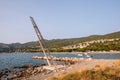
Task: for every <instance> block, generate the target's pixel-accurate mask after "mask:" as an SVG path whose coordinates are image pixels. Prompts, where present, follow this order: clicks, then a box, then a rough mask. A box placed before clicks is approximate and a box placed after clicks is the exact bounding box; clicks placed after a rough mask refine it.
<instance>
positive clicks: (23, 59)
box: [0, 53, 120, 70]
mask: <svg viewBox="0 0 120 80" xmlns="http://www.w3.org/2000/svg"><path fill="white" fill-rule="evenodd" d="M51 55H52V56H55V57H77V58H83V57H84V56H78V55H77V54H76V53H54V54H51ZM89 55H90V56H92V58H93V59H120V53H110V54H108V53H104V54H103V53H102V54H100V53H98V54H97V53H96V54H89ZM33 56H44V54H42V53H0V70H1V69H5V68H8V69H9V68H13V67H20V66H24V65H28V64H31V65H40V64H47V63H46V61H45V60H40V59H32V57H33Z"/></svg>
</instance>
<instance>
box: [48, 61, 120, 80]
mask: <svg viewBox="0 0 120 80" xmlns="http://www.w3.org/2000/svg"><path fill="white" fill-rule="evenodd" d="M48 80H120V61H116V63H115V65H114V66H112V67H106V66H99V65H97V66H96V67H95V68H93V69H91V70H83V71H80V72H72V73H68V74H66V75H62V76H60V77H52V78H49V79H48Z"/></svg>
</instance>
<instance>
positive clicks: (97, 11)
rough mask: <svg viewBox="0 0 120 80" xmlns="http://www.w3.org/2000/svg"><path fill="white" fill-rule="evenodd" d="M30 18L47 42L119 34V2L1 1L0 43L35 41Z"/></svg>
mask: <svg viewBox="0 0 120 80" xmlns="http://www.w3.org/2000/svg"><path fill="white" fill-rule="evenodd" d="M29 16H33V17H34V19H35V21H36V23H37V25H38V27H39V29H40V31H41V33H42V35H43V36H44V38H46V39H63V38H79V37H85V36H89V35H94V34H100V35H102V34H106V33H111V32H116V31H120V0H0V42H2V43H15V42H21V43H24V42H29V41H36V40H37V37H36V34H35V32H34V30H33V27H32V24H31V22H30V19H29Z"/></svg>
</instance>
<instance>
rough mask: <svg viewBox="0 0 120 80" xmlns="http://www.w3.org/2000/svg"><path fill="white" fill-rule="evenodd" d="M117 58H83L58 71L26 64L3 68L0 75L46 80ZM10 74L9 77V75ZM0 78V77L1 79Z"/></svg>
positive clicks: (14, 78) (13, 78)
mask: <svg viewBox="0 0 120 80" xmlns="http://www.w3.org/2000/svg"><path fill="white" fill-rule="evenodd" d="M116 60H119V59H83V60H80V61H79V62H77V63H75V64H69V65H65V68H64V69H61V70H60V71H57V72H55V71H51V70H46V69H43V66H45V65H39V66H33V65H26V66H22V67H14V68H13V69H10V70H9V69H4V70H1V71H0V76H2V78H3V79H7V78H10V79H12V80H21V79H25V80H45V79H46V80H47V78H49V77H51V76H52V77H54V76H59V75H61V74H67V73H70V72H74V71H78V70H83V69H91V68H94V67H95V66H96V65H102V64H106V66H112V65H114V62H115V61H116ZM11 74H12V76H11V77H10V75H11ZM2 78H0V79H2Z"/></svg>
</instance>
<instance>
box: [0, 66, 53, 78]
mask: <svg viewBox="0 0 120 80" xmlns="http://www.w3.org/2000/svg"><path fill="white" fill-rule="evenodd" d="M43 66H45V64H42V65H39V66H33V65H25V66H22V67H14V68H12V69H2V70H0V80H26V79H27V78H29V77H30V76H34V75H36V74H47V73H49V72H51V71H50V70H46V69H43Z"/></svg>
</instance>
